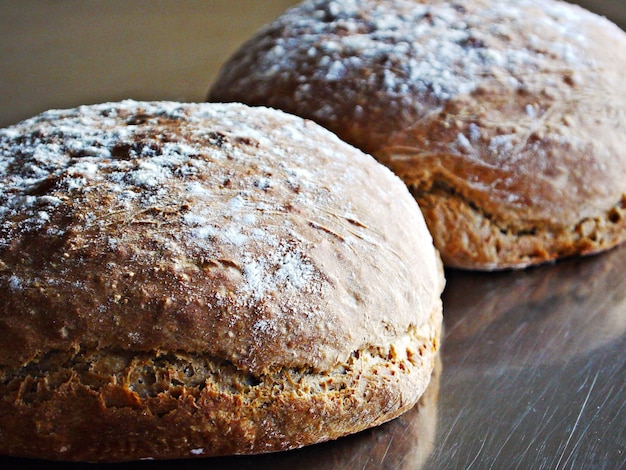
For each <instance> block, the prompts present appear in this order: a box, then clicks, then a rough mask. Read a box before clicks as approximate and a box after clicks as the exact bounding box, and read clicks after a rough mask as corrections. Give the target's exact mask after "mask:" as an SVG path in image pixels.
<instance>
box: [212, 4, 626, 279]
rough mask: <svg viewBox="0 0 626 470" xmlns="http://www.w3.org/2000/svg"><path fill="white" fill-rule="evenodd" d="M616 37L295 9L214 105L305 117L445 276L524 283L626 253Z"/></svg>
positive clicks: (571, 22) (579, 15)
mask: <svg viewBox="0 0 626 470" xmlns="http://www.w3.org/2000/svg"><path fill="white" fill-rule="evenodd" d="M625 51H626V33H624V32H623V31H622V30H620V29H619V28H618V27H617V26H615V25H614V24H612V23H611V22H610V21H608V20H606V19H605V18H601V17H599V16H597V15H595V14H592V13H590V12H588V11H586V10H584V9H582V8H580V7H577V6H574V5H570V4H567V3H565V2H560V1H554V0H547V1H544V0H521V1H518V0H504V1H501V0H498V1H496V0H469V1H456V2H449V1H437V0H431V1H409V0H365V1H353V0H345V1H341V2H338V1H325V0H315V1H305V2H303V3H302V4H300V5H298V6H296V7H294V8H293V9H291V10H289V11H288V12H286V13H285V14H284V15H283V16H281V17H279V18H278V19H276V21H274V22H273V23H272V24H269V25H267V26H266V27H265V28H264V29H262V30H261V31H259V32H258V33H257V34H256V35H255V36H254V37H253V38H252V39H251V40H250V41H249V42H247V43H246V44H244V45H243V46H242V47H241V49H240V50H239V51H238V52H236V53H235V54H234V55H233V57H232V58H230V60H229V61H227V63H226V64H225V65H224V67H223V69H222V71H221V73H220V75H219V76H218V78H217V80H216V82H215V83H214V84H213V85H212V87H211V90H210V93H209V97H208V99H209V100H211V101H242V102H246V103H250V104H264V105H268V106H272V107H276V108H280V109H284V110H286V111H288V112H291V113H294V114H298V115H301V116H304V117H307V118H311V119H313V120H315V121H317V122H319V123H320V124H322V125H323V126H325V127H327V128H329V129H330V130H332V131H333V132H335V133H337V134H338V135H339V136H340V137H341V138H343V139H344V140H346V141H348V142H350V143H352V144H353V145H356V146H357V147H360V148H361V149H363V150H365V151H366V152H369V153H371V154H372V155H374V156H375V157H376V158H377V159H378V160H379V161H381V162H382V163H384V164H386V165H387V166H389V167H390V168H391V169H392V170H393V171H394V172H395V173H396V174H398V175H399V176H400V177H401V178H402V179H403V180H404V181H405V183H406V184H407V185H408V186H409V188H410V190H411V192H412V193H413V194H414V196H415V197H416V199H417V200H418V202H419V204H420V207H421V209H422V211H423V213H424V215H425V218H426V222H427V224H428V226H429V229H430V231H431V233H432V235H433V238H434V240H435V245H436V246H437V248H438V249H439V250H440V252H441V256H442V258H443V260H444V263H445V264H446V265H448V266H452V267H460V268H468V269H485V270H490V269H502V268H521V267H525V266H528V265H532V264H537V263H541V262H545V261H549V260H552V259H556V258H561V257H565V256H570V255H577V254H587V253H595V252H598V251H602V250H605V249H608V248H611V247H613V246H615V245H616V244H618V243H621V242H623V241H624V239H625V238H626V216H625V206H626V152H624V147H625V145H626V85H624V83H625V82H624V80H623V77H624V75H625V73H626V53H625Z"/></svg>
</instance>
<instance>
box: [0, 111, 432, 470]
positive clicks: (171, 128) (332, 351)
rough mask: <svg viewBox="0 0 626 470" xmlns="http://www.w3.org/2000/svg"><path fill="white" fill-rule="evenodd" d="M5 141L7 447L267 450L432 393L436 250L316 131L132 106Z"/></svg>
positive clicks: (405, 201)
mask: <svg viewBox="0 0 626 470" xmlns="http://www.w3.org/2000/svg"><path fill="white" fill-rule="evenodd" d="M0 152H1V153H2V159H1V160H0V208H1V209H0V219H1V223H0V297H1V298H2V299H3V302H2V305H1V306H0V392H1V396H2V400H0V451H1V452H2V453H5V454H9V455H16V456H27V457H39V458H49V459H63V460H89V461H123V460H132V459H138V458H182V457H193V456H201V455H224V454H232V453H260V452H270V451H277V450H283V449H288V448H294V447H299V446H303V445H307V444H311V443H314V442H319V441H322V440H328V439H334V438H336V437H339V436H341V435H345V434H348V433H352V432H356V431H358V430H360V429H364V428H366V427H370V426H375V425H377V424H380V423H382V422H384V421H387V420H389V419H392V418H393V417H395V416H397V415H398V414H400V413H403V412H404V411H406V410H407V409H408V408H410V407H411V406H412V405H413V404H415V403H416V401H417V400H418V399H419V396H420V395H421V393H422V392H423V390H424V389H425V387H426V385H427V383H428V379H429V377H430V372H431V371H432V367H433V357H434V354H435V352H436V350H437V348H438V338H439V329H440V324H441V301H440V295H441V291H442V289H443V282H444V280H443V272H442V268H441V264H440V260H439V258H438V254H437V252H436V250H435V249H434V247H433V244H432V239H431V237H430V235H429V233H428V230H427V228H426V225H425V223H424V220H423V218H422V215H421V213H420V211H419V210H418V208H417V205H416V204H415V201H414V200H413V198H412V197H411V196H410V194H409V192H408V191H407V190H406V187H405V186H404V185H402V183H401V181H400V180H399V179H397V177H396V176H394V175H393V174H392V173H391V172H390V171H388V170H387V169H386V168H384V167H383V166H382V165H379V164H378V163H377V162H376V161H375V160H373V159H372V158H370V157H369V156H367V155H365V154H363V153H362V152H360V151H358V150H356V149H355V148H353V147H350V146H349V145H347V144H345V143H344V142H342V141H340V140H339V139H338V138H336V137H335V136H334V135H332V134H331V133H330V132H328V131H326V130H325V129H322V128H321V127H320V126H318V125H316V124H314V123H312V122H310V121H305V120H302V119H300V118H296V117H293V116H288V115H286V114H284V113H282V112H279V111H275V110H270V109H261V108H256V109H252V108H249V107H247V106H244V105H238V104H230V105H218V104H208V103H204V104H182V103H169V102H168V103H166V102H134V101H125V102H121V103H104V104H100V105H92V106H83V107H80V108H76V109H72V110H60V111H49V112H47V113H44V114H42V115H40V116H37V117H35V118H33V119H30V120H27V121H25V122H23V123H20V124H18V125H16V126H13V127H10V128H7V129H4V130H2V131H0ZM96 423H97V424H96Z"/></svg>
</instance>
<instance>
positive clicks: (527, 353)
mask: <svg viewBox="0 0 626 470" xmlns="http://www.w3.org/2000/svg"><path fill="white" fill-rule="evenodd" d="M625 266H626V246H622V247H621V248H618V249H616V250H613V251H612V252H608V253H606V254H604V255H600V256H595V257H590V258H584V259H574V260H567V261H564V262H561V263H557V264H554V265H549V266H543V267H539V268H536V269H531V270H527V271H523V272H507V273H491V274H480V275H477V274H476V273H471V274H470V273H461V272H451V273H449V276H448V277H449V282H448V288H447V290H446V293H445V296H444V306H445V307H444V308H445V314H446V320H445V321H446V338H445V340H444V353H443V361H444V367H445V369H444V370H445V373H444V375H443V377H442V382H441V394H440V405H439V426H438V427H439V434H438V437H437V444H436V449H435V451H434V452H433V455H432V458H431V460H430V462H429V464H430V465H431V466H432V468H441V467H442V466H444V467H445V468H533V469H541V468H550V469H564V468H594V469H596V468H606V469H618V468H624V466H625V462H626V435H625V429H626V415H625V411H626V410H625V402H626V393H625V390H624V384H625V383H626V361H625V358H626V357H625V354H624V353H625V351H626V269H625ZM429 468H430V467H429Z"/></svg>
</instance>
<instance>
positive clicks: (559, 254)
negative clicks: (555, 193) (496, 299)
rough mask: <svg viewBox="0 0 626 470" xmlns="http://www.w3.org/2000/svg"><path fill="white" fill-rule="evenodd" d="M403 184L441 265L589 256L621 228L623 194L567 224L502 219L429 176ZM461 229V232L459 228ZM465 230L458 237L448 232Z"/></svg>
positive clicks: (493, 265)
mask: <svg viewBox="0 0 626 470" xmlns="http://www.w3.org/2000/svg"><path fill="white" fill-rule="evenodd" d="M421 186H422V185H415V184H414V185H412V186H409V189H410V191H411V193H412V194H413V196H414V197H415V199H416V200H417V201H418V204H419V206H420V208H421V209H422V212H423V213H424V216H425V219H426V221H427V225H428V226H429V229H430V231H431V233H432V234H433V239H434V240H435V244H436V245H439V246H441V247H445V249H442V250H441V252H442V258H443V261H444V263H445V264H446V265H448V266H450V267H453V268H461V269H476V268H477V267H478V268H481V269H486V270H496V269H509V268H521V267H525V266H530V265H534V264H539V263H544V262H549V261H553V260H556V259H558V258H563V257H568V256H575V255H578V254H582V255H589V254H593V253H597V252H600V251H603V250H605V249H607V248H610V247H611V246H614V245H616V244H618V243H619V240H621V238H622V236H623V235H622V234H623V233H624V232H625V231H626V194H624V195H623V196H622V198H621V200H620V201H618V202H617V203H616V204H615V205H614V206H613V207H611V208H610V209H609V210H607V211H606V212H605V213H604V214H601V215H598V216H597V217H587V218H585V219H583V220H580V221H579V222H578V223H577V224H575V225H572V226H565V227H563V226H556V225H555V226H550V225H549V224H546V223H545V222H540V221H524V220H510V221H504V220H501V219H500V218H498V216H497V215H495V214H492V213H490V212H488V211H486V210H484V209H483V208H481V207H480V206H479V205H478V204H476V203H475V202H474V201H472V200H471V199H469V198H467V197H464V196H463V194H461V192H460V191H458V190H457V189H456V188H455V187H454V186H453V185H451V184H449V183H448V182H446V181H445V180H442V179H439V180H438V179H436V178H434V179H433V181H432V182H430V184H429V185H428V186H429V188H428V190H427V191H425V190H423V189H422V188H421ZM459 230H461V231H462V232H459ZM458 233H465V234H466V235H465V236H464V237H456V236H455V237H452V236H451V235H452V234H458Z"/></svg>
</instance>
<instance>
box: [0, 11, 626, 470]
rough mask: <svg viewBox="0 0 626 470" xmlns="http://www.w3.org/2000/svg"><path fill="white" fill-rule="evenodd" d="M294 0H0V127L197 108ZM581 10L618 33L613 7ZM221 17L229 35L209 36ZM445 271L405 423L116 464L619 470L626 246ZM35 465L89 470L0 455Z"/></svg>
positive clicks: (620, 15) (623, 458) (624, 434)
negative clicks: (174, 103) (229, 60)
mask: <svg viewBox="0 0 626 470" xmlns="http://www.w3.org/2000/svg"><path fill="white" fill-rule="evenodd" d="M293 3H295V2H294V1H288V0H285V1H282V2H281V1H267V2H254V1H237V2H234V1H230V2H229V1H221V0H220V1H212V2H203V1H185V2H174V1H170V0H160V1H154V2H123V1H109V2H102V3H98V2H80V1H78V0H60V1H57V2H48V3H46V4H44V3H42V2H39V3H37V2H34V1H31V0H29V1H24V2H4V1H0V57H2V60H1V61H0V90H1V93H0V125H2V126H4V125H8V124H11V123H13V122H16V121H17V120H19V119H22V118H25V117H28V116H30V115H32V114H35V113H38V112H40V111H43V110H44V109H47V108H49V107H69V106H74V105H78V104H83V103H90V102H98V101H104V100H116V99H121V98H126V97H132V98H136V99H178V100H181V101H182V100H189V101H194V100H195V101H198V100H202V99H203V97H204V94H205V92H206V90H207V88H208V85H209V83H210V80H211V79H212V77H213V76H214V75H215V73H216V70H217V68H218V67H219V64H220V63H221V61H223V60H224V59H225V58H226V56H227V55H228V54H229V53H230V52H231V51H232V50H233V49H234V48H235V47H236V46H237V44H238V43H240V42H241V41H242V40H243V39H245V38H246V37H248V36H249V35H250V34H251V32H252V31H253V30H254V29H256V28H257V27H258V26H260V25H261V24H263V23H264V22H266V21H268V20H269V19H271V18H273V17H274V16H276V15H277V14H279V13H280V12H281V11H283V10H284V9H285V8H286V7H287V6H288V5H290V4H293ZM581 3H583V4H585V6H587V7H588V8H590V9H595V10H596V11H599V12H601V13H604V14H606V15H609V16H611V15H613V18H614V19H615V20H616V21H617V22H618V23H619V24H621V26H622V27H624V25H625V24H626V4H625V3H624V0H598V1H596V2H594V1H593V0H581ZM85 5H87V6H88V7H89V8H87V7H85ZM148 5H149V6H148ZM207 5H210V6H209V7H207ZM261 5H262V6H261ZM93 8H95V9H96V11H97V15H95V16H94V15H92V16H93V17H94V18H96V19H95V20H94V19H93V18H92V19H90V14H91V13H90V9H93ZM207 8H209V9H210V10H211V12H212V14H211V15H207V14H206V11H205V10H206V9H207ZM202 11H204V15H201V14H200V12H202ZM233 12H235V13H233ZM245 12H248V14H246V13H245ZM176 15H178V16H176ZM233 15H235V16H233ZM172 18H178V19H177V20H176V19H174V20H173V19H172ZM233 18H236V24H237V25H238V27H237V28H233V27H223V26H222V27H219V25H220V24H224V23H225V22H226V23H227V21H226V19H228V21H233ZM164 28H165V29H164ZM164 30H166V31H168V34H169V36H166V35H164V34H163V31H164ZM86 38H87V39H86ZM85 44H86V45H85ZM183 47H184V48H185V49H182V48H183ZM181 50H184V51H185V52H180V51H181ZM177 51H178V52H177ZM68 77H69V78H68ZM77 84H78V85H77ZM446 275H447V286H446V289H445V292H444V316H445V319H444V327H445V333H444V338H443V345H442V350H441V355H440V358H439V362H438V367H437V370H436V371H435V374H434V376H433V380H432V382H431V385H430V387H429V389H428V390H427V393H426V394H425V395H424V397H423V399H422V401H421V402H420V404H419V405H418V406H416V407H415V408H414V409H413V410H412V411H410V412H408V413H407V414H405V415H403V416H402V417H400V418H398V419H396V420H394V421H392V422H390V423H387V424H386V425H383V426H381V427H379V428H376V429H372V430H368V431H365V432H363V433H360V434H358V435H355V436H350V437H347V438H344V439H340V440H338V441H335V442H330V443H324V444H320V445H316V446H311V447H308V448H304V449H300V450H297V451H293V452H286V453H279V454H271V455H264V456H253V457H228V458H217V459H197V460H182V461H176V462H167V461H165V462H148V461H146V462H136V463H132V464H124V465H122V466H121V467H122V468H134V469H146V470H150V469H159V470H160V469H170V468H176V469H209V468H218V469H220V468H224V469H230V468H250V469H252V468H254V469H263V468H272V469H274V468H276V469H281V468H285V469H295V468H313V469H341V468H345V469H357V468H358V469H361V468H389V469H397V468H398V469H399V468H406V469H420V468H423V469H440V468H451V469H457V468H463V469H469V468H477V469H483V468H486V469H490V468H493V469H503V468H507V469H509V468H520V469H528V468H533V469H542V468H546V469H548V468H549V469H566V468H576V469H578V468H580V469H587V468H592V469H601V468H606V469H620V468H626V409H625V402H626V391H625V387H624V385H625V383H626V360H625V358H626V355H625V351H626V246H622V247H618V248H617V249H614V250H611V251H609V252H607V253H604V254H601V255H597V256H592V257H587V258H581V259H569V260H564V261H561V262H557V263H554V264H549V265H544V266H540V267H535V268H530V269H526V270H523V271H507V272H498V273H474V272H464V271H447V273H446ZM33 464H34V466H35V468H43V469H46V468H48V469H63V468H66V469H75V468H83V467H85V468H91V469H94V468H98V467H99V466H98V465H88V464H63V463H53V462H39V461H36V462H33V461H29V460H23V459H15V458H9V457H0V468H3V469H9V468H18V467H23V466H26V465H33ZM106 467H107V468H110V467H111V465H109V466H106ZM113 467H116V465H113Z"/></svg>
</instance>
